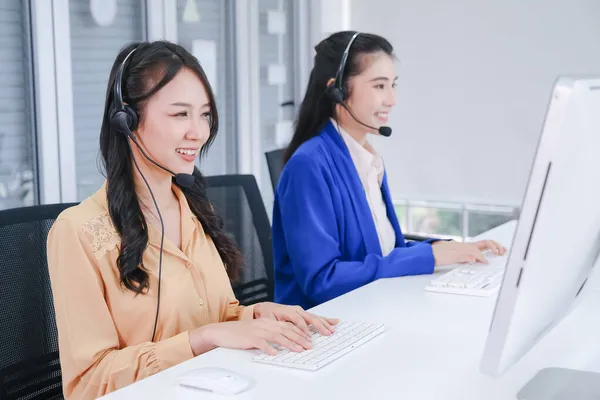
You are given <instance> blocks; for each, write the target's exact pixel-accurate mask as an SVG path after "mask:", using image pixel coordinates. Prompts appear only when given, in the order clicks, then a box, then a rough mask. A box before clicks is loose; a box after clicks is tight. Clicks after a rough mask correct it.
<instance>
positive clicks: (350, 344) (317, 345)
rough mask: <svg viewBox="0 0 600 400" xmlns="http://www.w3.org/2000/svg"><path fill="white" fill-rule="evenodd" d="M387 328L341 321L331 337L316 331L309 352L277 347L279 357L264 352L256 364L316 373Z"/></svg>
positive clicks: (257, 358)
mask: <svg viewBox="0 0 600 400" xmlns="http://www.w3.org/2000/svg"><path fill="white" fill-rule="evenodd" d="M384 328H385V327H384V325H382V324H365V323H360V322H347V321H340V322H339V323H338V325H337V326H336V327H335V332H334V333H332V334H331V335H330V336H323V335H321V334H320V333H318V332H313V334H312V345H313V347H312V349H310V350H304V351H302V352H299V353H296V352H293V351H290V350H288V349H282V348H278V349H279V353H277V354H276V355H274V356H270V355H268V354H266V353H263V354H260V355H258V356H256V357H254V358H253V361H256V362H260V363H265V364H272V365H279V366H283V367H291V368H299V369H306V370H312V371H316V370H317V369H319V368H322V367H324V366H325V365H327V364H329V363H331V362H332V361H334V360H337V359H338V358H340V357H341V356H343V355H344V354H346V353H349V352H350V351H352V350H354V349H356V348H357V347H359V346H361V345H362V344H364V343H366V342H368V341H369V340H371V339H372V338H374V337H375V336H377V335H379V334H380V333H381V332H383V330H384Z"/></svg>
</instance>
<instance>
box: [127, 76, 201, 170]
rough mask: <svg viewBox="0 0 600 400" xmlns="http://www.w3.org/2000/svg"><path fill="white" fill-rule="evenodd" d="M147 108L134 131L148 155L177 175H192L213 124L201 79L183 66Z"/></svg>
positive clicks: (153, 97)
mask: <svg viewBox="0 0 600 400" xmlns="http://www.w3.org/2000/svg"><path fill="white" fill-rule="evenodd" d="M144 107H145V108H144V112H143V117H142V120H141V121H140V126H139V128H138V129H137V130H136V132H134V134H135V136H136V137H137V138H138V141H139V142H140V144H141V145H142V146H143V147H144V149H145V151H146V153H147V154H148V156H149V157H150V158H152V159H153V160H154V161H156V162H157V163H158V164H160V165H162V166H164V167H166V168H168V169H170V170H171V171H173V172H174V173H176V174H178V173H185V174H191V173H192V172H193V171H194V163H195V161H196V158H197V156H198V154H199V152H200V149H201V148H202V146H203V145H204V144H205V143H206V142H207V140H208V139H209V136H210V127H211V124H210V121H211V104H210V100H209V97H208V95H207V93H206V88H205V87H204V84H203V83H202V81H201V80H200V78H199V77H198V76H197V75H196V74H195V73H194V72H193V71H191V70H190V69H188V68H182V69H181V70H180V71H179V72H178V73H177V75H175V77H174V78H173V79H172V80H171V81H170V82H169V83H167V84H166V85H165V86H164V87H162V88H161V89H160V90H159V91H158V92H156V93H155V94H154V95H153V96H152V97H151V98H150V99H148V101H147V102H146V104H145V106H144ZM136 159H137V160H139V159H140V158H139V157H136ZM154 168H156V167H154Z"/></svg>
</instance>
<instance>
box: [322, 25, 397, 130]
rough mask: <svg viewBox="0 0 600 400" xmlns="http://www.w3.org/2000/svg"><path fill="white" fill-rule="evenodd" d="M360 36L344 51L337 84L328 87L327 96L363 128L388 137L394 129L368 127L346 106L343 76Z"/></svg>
mask: <svg viewBox="0 0 600 400" xmlns="http://www.w3.org/2000/svg"><path fill="white" fill-rule="evenodd" d="M359 34H360V32H356V33H354V35H353V36H352V37H351V38H350V41H349V42H348V45H347V46H346V50H344V54H342V60H341V61H340V65H339V67H338V70H337V73H336V74H335V82H333V83H332V84H330V85H329V86H327V89H326V92H325V94H326V95H327V97H328V98H329V99H330V100H331V101H333V102H334V103H337V104H339V105H341V106H342V107H344V109H345V110H346V111H348V113H349V114H350V116H351V117H352V118H353V119H354V120H355V121H356V122H358V123H359V124H361V125H363V126H366V127H367V128H370V129H373V130H375V131H378V132H379V134H380V135H381V136H385V137H388V136H390V135H391V134H392V128H390V127H389V126H382V127H379V128H376V127H374V126H371V125H367V124H365V123H364V122H361V121H359V120H358V119H357V118H356V117H355V116H354V114H353V113H352V111H350V108H349V107H348V106H347V105H346V99H347V98H348V91H347V90H346V88H345V87H344V85H343V82H342V80H343V76H344V68H345V67H346V61H347V60H348V54H349V53H350V47H351V46H352V43H353V42H354V40H355V39H356V37H357V36H358V35H359Z"/></svg>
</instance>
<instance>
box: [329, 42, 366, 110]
mask: <svg viewBox="0 0 600 400" xmlns="http://www.w3.org/2000/svg"><path fill="white" fill-rule="evenodd" d="M359 34H360V32H356V33H355V34H354V35H352V38H350V41H349V42H348V45H347V46H346V50H344V54H342V60H341V61H340V65H339V67H338V70H337V73H336V74H335V82H333V83H332V84H330V85H329V86H327V89H326V91H325V93H326V94H327V97H329V99H330V100H331V101H333V102H334V103H338V104H342V103H344V102H345V101H346V99H347V98H348V90H347V88H346V86H345V85H344V82H343V79H344V69H345V68H346V61H347V60H348V54H350V47H351V46H352V43H354V40H355V39H356V37H357V36H358V35H359Z"/></svg>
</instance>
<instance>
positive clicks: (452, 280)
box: [425, 253, 508, 297]
mask: <svg viewBox="0 0 600 400" xmlns="http://www.w3.org/2000/svg"><path fill="white" fill-rule="evenodd" d="M507 254H508V253H507ZM486 258H487V260H488V262H489V264H474V265H469V264H465V265H459V266H457V267H455V268H454V269H452V270H450V271H448V272H446V273H445V274H443V275H440V276H438V277H436V278H434V279H433V280H432V281H431V282H430V283H429V284H428V285H427V287H426V288H425V290H427V291H429V292H439V293H450V294H462V295H466V296H480V297H489V296H491V295H493V294H495V293H497V292H498V290H499V289H500V286H501V285H502V278H503V277H504V270H505V265H506V260H507V256H506V255H504V256H488V257H486Z"/></svg>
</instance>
